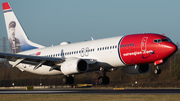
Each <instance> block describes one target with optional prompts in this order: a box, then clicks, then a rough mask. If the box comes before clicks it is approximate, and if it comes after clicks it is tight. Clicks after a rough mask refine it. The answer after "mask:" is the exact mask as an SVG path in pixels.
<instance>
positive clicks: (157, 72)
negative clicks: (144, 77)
mask: <svg viewBox="0 0 180 101" xmlns="http://www.w3.org/2000/svg"><path fill="white" fill-rule="evenodd" d="M154 73H155V74H161V69H159V67H158V66H157V68H156V69H155V70H154Z"/></svg>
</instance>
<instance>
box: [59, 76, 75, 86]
mask: <svg viewBox="0 0 180 101" xmlns="http://www.w3.org/2000/svg"><path fill="white" fill-rule="evenodd" d="M62 82H63V84H65V85H66V84H70V85H71V84H73V83H74V77H72V76H69V77H67V76H64V77H63V79H62Z"/></svg>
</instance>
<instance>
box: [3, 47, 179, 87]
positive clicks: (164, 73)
mask: <svg viewBox="0 0 180 101" xmlns="http://www.w3.org/2000/svg"><path fill="white" fill-rule="evenodd" d="M155 68H156V66H154V65H153V63H152V64H150V70H149V72H148V73H145V74H141V75H135V76H127V75H125V74H124V73H123V71H122V70H121V69H118V70H117V71H114V72H108V73H107V76H109V77H110V80H111V81H110V84H109V86H116V87H131V86H134V87H136V86H138V87H180V50H178V51H177V52H176V53H175V54H174V55H173V56H171V57H170V58H169V59H168V61H167V62H166V63H164V64H162V65H160V66H159V68H160V69H161V74H160V75H157V74H154V70H155ZM102 75H103V74H102V72H93V73H84V74H79V75H75V82H74V83H96V82H97V79H98V77H99V76H102ZM62 78H63V75H56V76H43V75H36V74H32V73H29V72H22V71H20V70H19V69H18V68H12V67H11V66H10V65H8V63H7V61H6V60H1V61H0V87H9V86H40V85H41V86H45V85H48V86H52V85H55V86H58V85H62ZM135 82H136V83H135Z"/></svg>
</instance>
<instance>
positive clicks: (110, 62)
mask: <svg viewBox="0 0 180 101" xmlns="http://www.w3.org/2000/svg"><path fill="white" fill-rule="evenodd" d="M2 7H3V12H4V18H5V23H6V29H7V34H8V39H9V44H10V49H11V53H0V58H4V59H7V60H8V61H9V63H10V64H11V65H12V67H17V68H19V69H20V70H21V71H27V72H31V73H35V74H40V75H64V77H63V79H62V82H63V83H64V84H73V82H74V75H77V74H82V73H88V72H103V76H100V77H99V78H98V82H99V84H101V85H103V84H104V85H107V84H109V82H110V79H109V77H108V76H107V75H106V72H111V71H116V70H117V69H119V68H121V69H122V70H123V72H124V73H125V74H127V75H138V74H144V73H147V72H148V71H149V68H150V66H149V64H150V63H154V65H156V66H157V68H156V69H155V74H160V73H161V70H160V68H159V67H158V65H160V64H162V63H164V62H165V61H167V59H168V58H169V57H170V56H171V55H173V54H174V53H175V52H176V51H177V49H178V48H177V46H176V45H175V44H174V43H173V42H172V41H171V40H170V39H169V38H168V37H166V36H165V35H164V34H163V35H161V34H156V33H141V34H130V35H124V36H118V37H111V38H105V39H97V40H94V39H93V38H92V40H89V41H84V42H77V43H70V42H62V43H61V44H60V45H57V46H51V47H45V46H43V45H40V44H37V43H34V42H32V41H30V40H29V39H28V37H27V35H26V34H25V32H24V30H23V28H22V27H21V25H20V23H19V21H18V19H17V18H16V16H15V14H14V12H13V10H12V8H11V7H10V5H9V3H8V2H5V3H2Z"/></svg>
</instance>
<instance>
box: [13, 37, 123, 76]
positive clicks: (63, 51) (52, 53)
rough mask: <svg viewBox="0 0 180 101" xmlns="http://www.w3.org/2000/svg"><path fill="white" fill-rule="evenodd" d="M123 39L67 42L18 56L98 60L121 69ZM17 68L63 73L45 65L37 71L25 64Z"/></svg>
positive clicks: (38, 72)
mask: <svg viewBox="0 0 180 101" xmlns="http://www.w3.org/2000/svg"><path fill="white" fill-rule="evenodd" d="M121 38H122V36H119V37H112V38H106V39H98V40H92V41H85V42H79V43H72V44H71V43H70V44H68V43H67V44H66V43H65V42H63V43H62V44H61V45H58V46H52V47H45V48H40V49H33V50H29V51H24V52H20V53H18V54H25V55H36V54H37V53H38V52H40V55H38V56H46V57H56V58H62V59H69V58H80V59H95V60H97V62H100V63H106V64H109V65H110V66H112V67H120V66H125V65H124V64H123V63H122V62H121V60H120V58H119V53H118V43H119V41H120V40H121ZM10 64H13V62H10ZM16 67H18V68H19V69H20V70H22V71H28V72H32V73H36V74H43V75H57V74H62V73H61V71H58V70H52V71H49V70H50V68H51V67H50V66H45V65H42V66H41V67H39V68H38V69H37V70H33V68H34V65H28V64H23V63H20V64H19V65H17V66H16ZM112 67H111V68H112Z"/></svg>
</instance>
